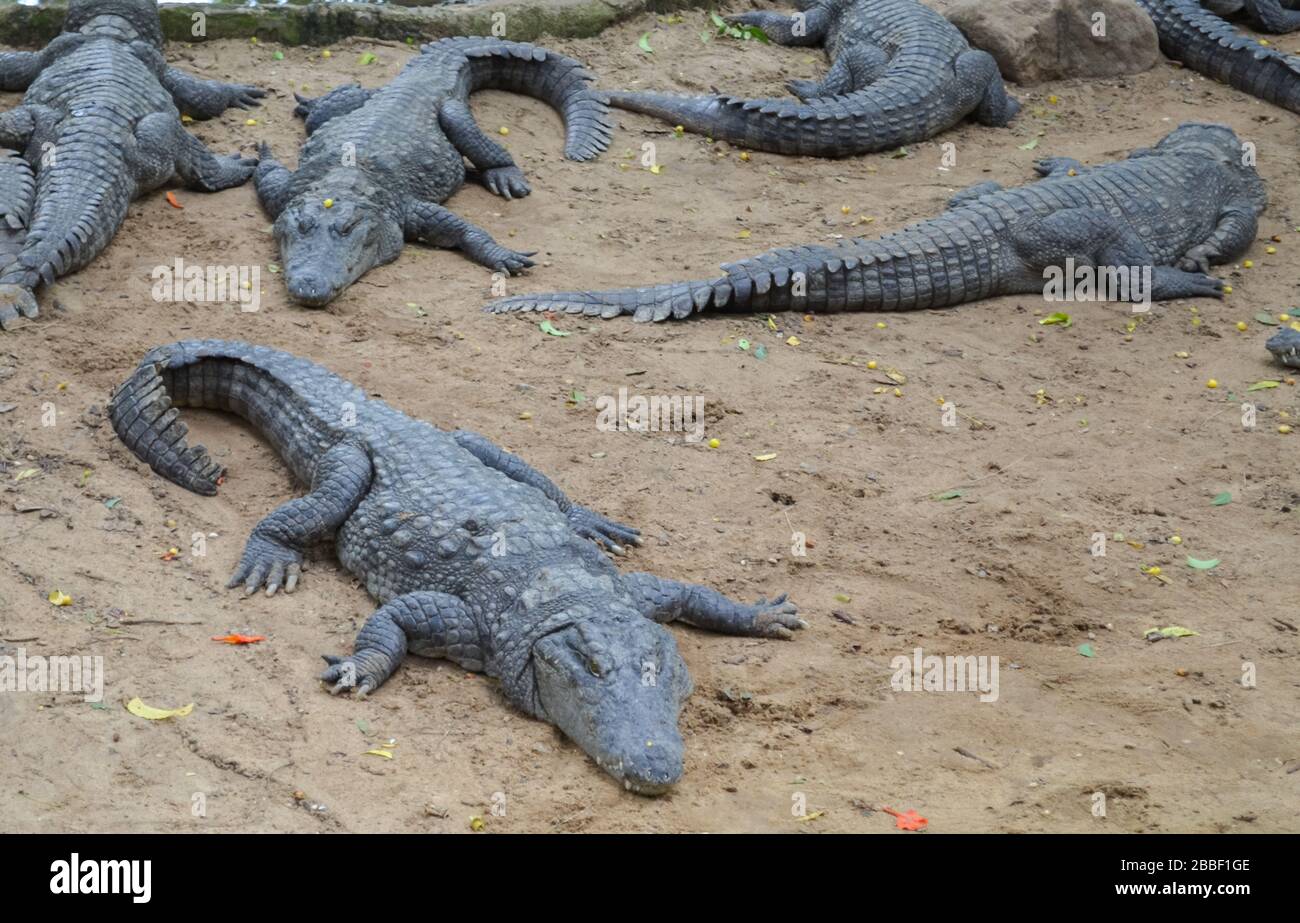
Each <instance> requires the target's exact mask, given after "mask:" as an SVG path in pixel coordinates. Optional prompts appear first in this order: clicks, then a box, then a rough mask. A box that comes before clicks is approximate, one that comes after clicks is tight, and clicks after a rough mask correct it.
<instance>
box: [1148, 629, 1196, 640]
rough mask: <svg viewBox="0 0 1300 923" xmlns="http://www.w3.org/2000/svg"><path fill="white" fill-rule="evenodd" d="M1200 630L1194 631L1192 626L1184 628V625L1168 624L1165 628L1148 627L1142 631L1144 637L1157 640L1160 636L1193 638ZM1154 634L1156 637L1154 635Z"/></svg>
mask: <svg viewBox="0 0 1300 923" xmlns="http://www.w3.org/2000/svg"><path fill="white" fill-rule="evenodd" d="M1198 634H1200V632H1196V631H1192V630H1191V629H1190V628H1184V627H1183V626H1182V625H1167V626H1166V627H1164V628H1148V629H1147V630H1146V631H1144V632H1142V637H1144V638H1146V639H1147V640H1148V641H1155V640H1157V639H1158V638H1193V637H1196V636H1197V635H1198ZM1153 636H1154V637H1153Z"/></svg>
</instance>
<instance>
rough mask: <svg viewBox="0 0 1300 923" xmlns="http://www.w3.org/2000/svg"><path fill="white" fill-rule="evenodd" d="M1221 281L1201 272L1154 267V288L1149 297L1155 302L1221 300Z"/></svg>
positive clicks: (1222, 285)
mask: <svg viewBox="0 0 1300 923" xmlns="http://www.w3.org/2000/svg"><path fill="white" fill-rule="evenodd" d="M1223 289H1224V284H1223V280H1222V279H1217V278H1215V277H1214V276H1210V275H1206V274H1205V273H1203V272H1187V271H1185V270H1181V269H1174V268H1172V267H1156V276H1155V286H1154V291H1153V292H1152V295H1151V297H1152V298H1153V299H1154V300H1156V301H1169V300H1172V299H1174V298H1222V297H1223Z"/></svg>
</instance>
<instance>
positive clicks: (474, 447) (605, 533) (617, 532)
mask: <svg viewBox="0 0 1300 923" xmlns="http://www.w3.org/2000/svg"><path fill="white" fill-rule="evenodd" d="M451 437H452V438H453V439H455V440H456V444H457V445H459V446H460V447H461V448H462V449H464V450H465V451H467V452H469V453H470V454H471V455H473V456H474V457H475V458H477V459H478V460H479V461H481V462H482V463H483V464H485V465H487V466H488V467H489V468H492V469H494V470H496V471H500V472H501V473H502V474H504V475H505V476H506V477H508V478H510V480H512V481H518V482H519V483H521V484H527V485H528V486H530V487H536V488H537V489H538V490H540V491H541V492H542V493H543V494H545V495H546V496H547V497H548V498H549V499H550V500H551V501H552V502H554V503H555V505H556V506H558V507H559V508H560V512H562V513H563V514H564V515H565V516H566V517H568V520H569V525H570V526H572V527H573V531H574V532H576V533H578V535H580V536H582V537H583V538H587V539H591V541H593V542H595V543H596V544H597V545H600V546H602V547H604V548H608V549H610V550H611V551H613V552H614V553H615V554H622V553H623V548H622V547H621V546H620V545H619V542H623V543H624V544H632V545H639V544H641V533H640V532H639V531H637V530H636V529H633V528H632V527H631V526H625V525H623V524H622V523H617V522H614V521H613V520H612V519H606V518H605V517H604V516H602V515H600V514H599V513H597V512H595V511H594V510H589V509H587V508H586V507H585V506H580V505H578V504H577V503H574V502H573V501H572V500H570V499H569V498H568V497H567V496H566V495H565V493H564V491H562V490H560V488H559V487H557V486H556V485H555V482H554V481H552V480H551V479H550V478H548V477H547V476H546V475H544V474H542V473H541V472H540V471H538V470H537V469H536V468H534V467H533V466H532V465H530V464H528V462H526V461H524V460H523V459H522V458H520V457H519V456H518V455H515V454H513V453H511V452H507V451H506V450H505V449H503V448H500V447H499V446H497V445H496V444H495V443H494V442H492V440H490V439H488V438H487V437H486V436H480V435H479V434H478V433H474V432H470V431H469V430H464V429H458V430H456V431H454V432H453V433H452V434H451Z"/></svg>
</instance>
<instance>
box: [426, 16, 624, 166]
mask: <svg viewBox="0 0 1300 923" xmlns="http://www.w3.org/2000/svg"><path fill="white" fill-rule="evenodd" d="M421 51H424V52H426V53H432V52H457V53H460V54H462V55H464V56H465V57H466V58H468V59H469V92H471V93H473V92H475V91H476V90H507V91H510V92H512V93H522V94H524V95H526V96H534V97H536V98H537V99H540V100H542V101H543V102H545V103H548V104H550V105H551V106H552V107H553V108H554V109H555V110H556V111H557V112H559V113H560V116H561V117H562V118H563V119H564V136H565V137H564V156H566V157H568V158H569V159H570V160H591V159H592V158H593V157H595V156H596V155H597V154H599V153H600V152H601V151H603V150H605V149H606V148H607V147H609V142H610V140H611V139H612V138H613V128H614V126H613V120H612V119H611V118H610V114H609V105H608V104H607V102H606V100H605V97H604V95H603V94H601V93H599V92H597V91H596V90H594V89H592V87H591V82H592V81H593V80H594V79H595V78H594V76H593V75H592V74H591V72H590V71H588V70H586V69H585V68H584V67H583V66H582V64H581V63H580V62H578V61H575V60H574V59H573V58H568V57H565V56H564V55H562V54H556V53H555V52H554V51H550V50H548V49H546V48H542V47H540V46H538V45H530V44H528V43H526V42H508V41H506V40H504V39H498V38H486V37H483V38H479V37H459V38H445V39H442V40H441V41H438V42H433V43H432V44H429V45H425V46H424V47H423V48H422V49H421Z"/></svg>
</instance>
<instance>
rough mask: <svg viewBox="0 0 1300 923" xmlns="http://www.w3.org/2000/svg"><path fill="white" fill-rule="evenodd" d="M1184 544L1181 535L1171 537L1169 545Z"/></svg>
mask: <svg viewBox="0 0 1300 923" xmlns="http://www.w3.org/2000/svg"><path fill="white" fill-rule="evenodd" d="M1182 543H1183V537H1182V536H1181V535H1171V536H1169V544H1171V545H1181V544H1182Z"/></svg>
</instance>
